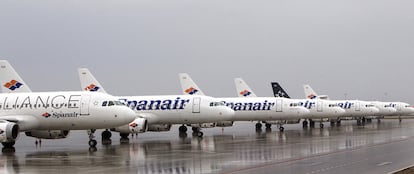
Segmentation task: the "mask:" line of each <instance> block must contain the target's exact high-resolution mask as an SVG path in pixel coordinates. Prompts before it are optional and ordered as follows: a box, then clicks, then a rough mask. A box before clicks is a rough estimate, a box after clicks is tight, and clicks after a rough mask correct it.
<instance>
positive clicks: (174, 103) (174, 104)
mask: <svg viewBox="0 0 414 174" xmlns="http://www.w3.org/2000/svg"><path fill="white" fill-rule="evenodd" d="M119 100H120V101H121V102H123V103H124V104H126V105H127V106H128V107H129V108H131V109H133V110H138V111H142V110H171V109H184V108H185V105H186V104H187V103H190V100H189V99H181V98H180V97H177V98H176V99H175V100H128V99H119Z"/></svg>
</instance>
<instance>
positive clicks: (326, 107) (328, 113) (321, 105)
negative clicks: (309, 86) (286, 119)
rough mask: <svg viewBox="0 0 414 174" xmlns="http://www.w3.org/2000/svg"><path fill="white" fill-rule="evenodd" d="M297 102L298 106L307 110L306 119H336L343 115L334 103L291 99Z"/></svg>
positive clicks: (342, 110) (319, 100) (343, 111)
mask: <svg viewBox="0 0 414 174" xmlns="http://www.w3.org/2000/svg"><path fill="white" fill-rule="evenodd" d="M292 100H294V101H297V102H298V103H299V104H300V106H303V107H305V108H307V109H309V111H310V113H309V114H308V116H307V117H304V118H308V119H319V118H320V119H322V118H329V119H337V118H338V117H340V116H343V115H344V114H345V110H344V109H342V108H341V107H339V106H338V105H337V103H336V102H334V101H330V100H321V99H292Z"/></svg>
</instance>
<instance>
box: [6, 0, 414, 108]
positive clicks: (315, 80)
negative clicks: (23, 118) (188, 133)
mask: <svg viewBox="0 0 414 174" xmlns="http://www.w3.org/2000/svg"><path fill="white" fill-rule="evenodd" d="M413 9H414V1H412V0H268V1H267V0H263V1H255V0H200V1H198V0H165V1H162V0H132V1H120V0H113V1H108V0H88V1H84V0H79V1H71V0H39V1H31V0H23V1H15V0H2V1H0V58H1V59H7V60H9V61H10V63H11V64H12V65H13V66H14V68H15V69H16V70H17V71H18V72H19V73H20V75H21V76H22V77H23V78H24V79H25V81H26V83H28V85H30V87H31V88H32V90H33V91H50V90H52V91H56V90H79V89H80V85H79V80H78V76H77V68H79V67H87V68H89V69H90V70H91V71H92V72H93V73H94V74H95V76H96V77H97V78H98V80H99V81H100V82H101V83H102V84H103V85H104V87H105V89H106V91H108V92H110V93H112V94H114V95H153V94H181V89H180V84H179V81H178V75H177V74H178V73H180V72H187V73H189V74H190V75H191V76H192V78H193V79H194V80H195V81H196V82H197V83H198V85H199V86H200V87H201V88H202V90H203V91H204V92H205V93H206V94H208V95H212V96H236V92H235V87H234V82H233V78H235V77H241V78H243V79H244V80H245V81H246V82H247V83H248V84H249V85H250V87H251V88H252V89H253V90H254V91H255V93H256V94H257V95H259V96H272V90H271V88H270V81H279V82H280V83H281V84H282V85H283V86H284V88H285V89H286V90H287V92H288V93H289V94H290V95H291V96H292V97H296V98H303V97H304V94H303V89H302V84H304V83H309V84H310V85H311V86H312V87H313V88H314V89H315V90H317V91H319V93H320V94H328V95H329V96H330V97H331V98H333V99H342V98H344V94H345V93H346V94H347V96H348V98H355V99H365V100H384V98H386V99H387V100H390V101H391V100H394V101H396V100H399V101H405V102H409V103H411V104H414V91H413V90H414V88H413V86H414V85H413V84H414V82H413V79H412V78H411V77H412V75H413V71H414V70H413V62H414V10H413ZM385 94H386V95H385Z"/></svg>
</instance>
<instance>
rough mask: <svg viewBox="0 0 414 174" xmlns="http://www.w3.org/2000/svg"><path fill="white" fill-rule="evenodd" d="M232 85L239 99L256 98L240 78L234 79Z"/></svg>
mask: <svg viewBox="0 0 414 174" xmlns="http://www.w3.org/2000/svg"><path fill="white" fill-rule="evenodd" d="M234 83H235V85H236V90H237V95H238V96H239V97H257V96H256V94H255V93H254V92H253V91H252V89H250V87H249V85H247V83H246V82H245V81H244V80H243V79H242V78H235V79H234Z"/></svg>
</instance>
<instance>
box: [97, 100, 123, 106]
mask: <svg viewBox="0 0 414 174" xmlns="http://www.w3.org/2000/svg"><path fill="white" fill-rule="evenodd" d="M115 105H116V106H122V105H125V104H124V103H122V102H120V101H104V102H102V106H115Z"/></svg>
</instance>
